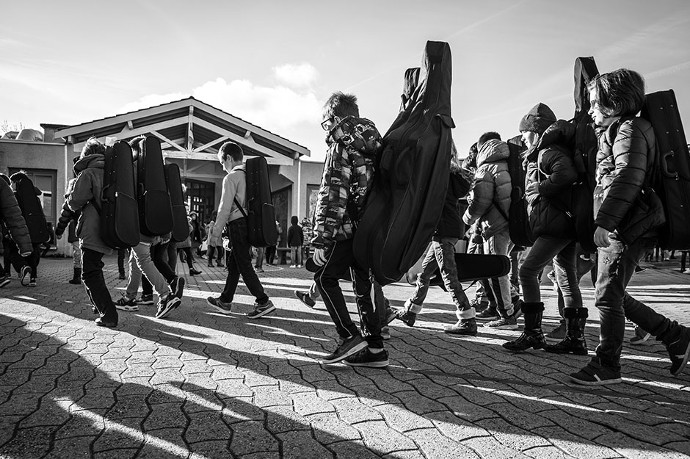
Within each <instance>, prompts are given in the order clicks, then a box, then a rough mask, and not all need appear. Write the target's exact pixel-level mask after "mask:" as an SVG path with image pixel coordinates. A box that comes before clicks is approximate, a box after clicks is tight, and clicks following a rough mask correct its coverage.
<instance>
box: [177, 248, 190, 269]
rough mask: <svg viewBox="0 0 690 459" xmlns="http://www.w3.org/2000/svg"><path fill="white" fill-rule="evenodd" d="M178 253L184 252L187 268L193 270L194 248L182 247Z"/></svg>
mask: <svg viewBox="0 0 690 459" xmlns="http://www.w3.org/2000/svg"><path fill="white" fill-rule="evenodd" d="M177 252H178V253H179V252H184V254H185V258H186V261H187V266H188V267H189V269H192V268H193V267H194V256H193V255H192V248H191V247H182V248H178V249H177Z"/></svg>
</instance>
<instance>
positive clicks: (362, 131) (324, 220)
mask: <svg viewBox="0 0 690 459" xmlns="http://www.w3.org/2000/svg"><path fill="white" fill-rule="evenodd" d="M338 132H342V136H340V135H338V134H335V133H338ZM334 135H337V137H338V138H333V136H334ZM326 143H327V144H328V152H327V153H326V162H325V164H324V168H323V177H322V178H321V187H320V188H319V194H318V196H317V198H316V210H315V213H314V222H315V225H314V235H315V237H314V239H313V240H312V244H313V245H314V247H316V248H323V247H327V246H331V245H332V244H333V243H334V242H335V241H344V240H347V239H352V238H353V237H354V225H356V224H357V223H358V222H359V218H360V217H361V214H362V212H363V209H364V200H365V198H366V195H367V192H368V191H369V188H370V187H371V185H372V183H373V179H374V160H375V156H376V154H377V153H378V151H379V150H380V148H381V134H379V131H378V130H377V129H376V126H374V123H372V122H371V121H369V120H367V119H364V118H354V117H351V116H349V117H346V118H345V119H343V120H342V121H341V122H340V123H339V124H338V126H337V129H334V130H332V132H331V134H329V136H328V138H327V139H326ZM353 212H354V213H357V215H351V214H352V213H353Z"/></svg>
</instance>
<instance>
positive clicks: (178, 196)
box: [165, 164, 189, 242]
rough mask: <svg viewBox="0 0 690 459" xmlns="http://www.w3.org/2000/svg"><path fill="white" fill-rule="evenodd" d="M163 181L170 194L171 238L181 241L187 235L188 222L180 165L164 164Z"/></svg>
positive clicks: (174, 240)
mask: <svg viewBox="0 0 690 459" xmlns="http://www.w3.org/2000/svg"><path fill="white" fill-rule="evenodd" d="M165 181H166V183H167V184H168V193H169V194H170V204H171V207H172V217H173V229H172V236H171V239H172V241H173V242H182V241H184V240H185V239H187V238H188V237H189V223H188V221H187V209H186V208H185V206H184V193H183V192H182V179H180V166H178V165H177V164H166V165H165Z"/></svg>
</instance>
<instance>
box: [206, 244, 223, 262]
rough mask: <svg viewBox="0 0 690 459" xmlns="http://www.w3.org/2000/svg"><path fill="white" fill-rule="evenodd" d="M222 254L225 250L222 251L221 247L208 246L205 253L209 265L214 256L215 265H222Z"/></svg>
mask: <svg viewBox="0 0 690 459" xmlns="http://www.w3.org/2000/svg"><path fill="white" fill-rule="evenodd" d="M224 253H225V250H223V246H222V245H219V246H213V245H209V246H208V250H207V253H206V258H208V263H209V264H211V262H212V261H213V258H214V256H215V258H216V263H223V254H224Z"/></svg>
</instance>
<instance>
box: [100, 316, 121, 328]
mask: <svg viewBox="0 0 690 459" xmlns="http://www.w3.org/2000/svg"><path fill="white" fill-rule="evenodd" d="M94 322H96V325H98V326H99V327H108V328H115V327H117V320H109V319H105V318H103V317H99V318H97V319H96V320H95V321H94Z"/></svg>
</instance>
